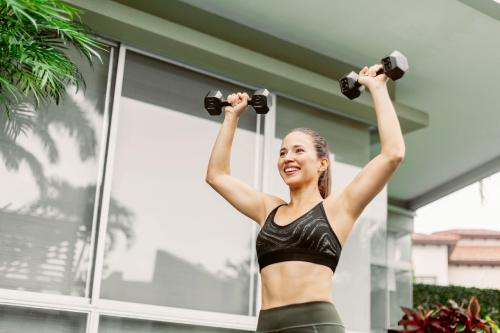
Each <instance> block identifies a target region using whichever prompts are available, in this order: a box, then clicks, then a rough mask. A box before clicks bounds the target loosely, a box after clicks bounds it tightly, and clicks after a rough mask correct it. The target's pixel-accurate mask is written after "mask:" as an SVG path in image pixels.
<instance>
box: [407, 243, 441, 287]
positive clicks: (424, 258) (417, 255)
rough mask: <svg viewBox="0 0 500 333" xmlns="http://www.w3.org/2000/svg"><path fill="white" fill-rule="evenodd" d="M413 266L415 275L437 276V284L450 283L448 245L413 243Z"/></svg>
mask: <svg viewBox="0 0 500 333" xmlns="http://www.w3.org/2000/svg"><path fill="white" fill-rule="evenodd" d="M412 266H413V270H414V273H415V276H417V277H418V276H435V277H436V284H437V285H443V286H445V285H448V246H447V245H413V248H412Z"/></svg>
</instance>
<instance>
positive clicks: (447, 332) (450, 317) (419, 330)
mask: <svg viewBox="0 0 500 333" xmlns="http://www.w3.org/2000/svg"><path fill="white" fill-rule="evenodd" d="M448 304H449V306H445V305H443V304H441V303H435V304H433V305H432V306H430V307H428V306H425V307H424V306H422V305H419V306H418V307H417V309H415V310H414V309H409V308H406V307H401V309H402V310H403V312H404V315H403V317H402V318H401V319H400V320H399V321H398V325H402V326H403V327H404V328H403V329H402V330H391V332H401V333H438V332H439V333H441V332H442V333H455V332H464V333H472V332H488V333H494V332H498V324H497V323H495V322H494V321H493V320H492V319H491V318H489V317H487V318H486V319H481V318H480V317H479V311H480V309H481V307H480V305H479V302H478V300H477V298H476V296H472V297H471V299H470V302H469V304H468V306H467V309H465V308H464V302H462V304H461V305H460V306H459V305H457V303H456V302H455V301H453V300H448Z"/></svg>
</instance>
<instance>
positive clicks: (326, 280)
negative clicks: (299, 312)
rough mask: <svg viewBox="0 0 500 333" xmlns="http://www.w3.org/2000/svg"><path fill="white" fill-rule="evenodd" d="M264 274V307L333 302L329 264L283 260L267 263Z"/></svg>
mask: <svg viewBox="0 0 500 333" xmlns="http://www.w3.org/2000/svg"><path fill="white" fill-rule="evenodd" d="M260 274H261V283H262V306H261V309H262V310H265V309H269V308H274V307H277V306H282V305H287V304H293V303H305V302H310V301H328V302H333V300H332V287H333V284H332V282H333V280H332V278H333V272H332V270H331V269H330V268H329V267H327V266H324V265H319V264H316V263H311V262H307V261H282V262H278V263H274V264H271V265H269V266H266V267H264V268H263V269H262V271H261V272H260Z"/></svg>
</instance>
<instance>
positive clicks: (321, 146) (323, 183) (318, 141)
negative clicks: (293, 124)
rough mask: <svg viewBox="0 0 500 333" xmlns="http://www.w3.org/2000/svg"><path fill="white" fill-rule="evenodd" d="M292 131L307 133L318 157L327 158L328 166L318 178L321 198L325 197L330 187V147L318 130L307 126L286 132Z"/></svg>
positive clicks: (328, 193)
mask: <svg viewBox="0 0 500 333" xmlns="http://www.w3.org/2000/svg"><path fill="white" fill-rule="evenodd" d="M292 132H302V133H304V134H308V135H309V136H310V137H311V139H312V141H313V145H314V148H315V149H316V154H317V156H318V158H326V159H328V168H327V169H326V170H325V171H323V173H321V175H320V176H319V179H318V188H319V192H320V194H321V196H322V197H323V199H325V198H326V197H327V196H328V195H330V187H331V183H332V176H331V171H330V165H331V163H330V149H329V147H328V142H326V140H325V138H324V137H322V136H321V135H319V133H318V132H316V131H315V130H312V129H310V128H307V127H297V128H294V129H292V130H291V131H290V132H288V134H290V133H292ZM288 134H287V135H288Z"/></svg>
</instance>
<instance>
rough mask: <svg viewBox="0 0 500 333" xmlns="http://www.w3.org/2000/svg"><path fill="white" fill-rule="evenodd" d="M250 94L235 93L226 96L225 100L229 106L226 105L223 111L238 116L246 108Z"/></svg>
mask: <svg viewBox="0 0 500 333" xmlns="http://www.w3.org/2000/svg"><path fill="white" fill-rule="evenodd" d="M249 99H250V96H248V94H247V93H240V92H239V93H236V94H231V95H229V96H227V101H228V102H229V103H230V104H231V106H226V107H225V108H224V112H225V113H226V114H228V113H229V114H232V115H235V116H237V117H239V116H240V115H241V114H242V113H243V112H244V111H245V110H246V108H247V105H248V100H249Z"/></svg>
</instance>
